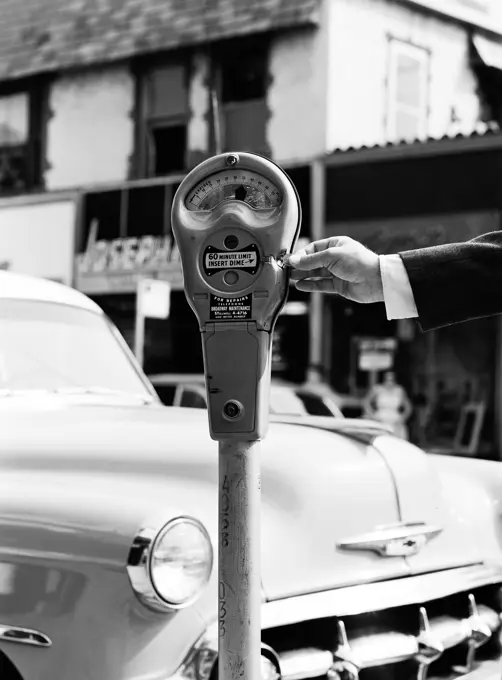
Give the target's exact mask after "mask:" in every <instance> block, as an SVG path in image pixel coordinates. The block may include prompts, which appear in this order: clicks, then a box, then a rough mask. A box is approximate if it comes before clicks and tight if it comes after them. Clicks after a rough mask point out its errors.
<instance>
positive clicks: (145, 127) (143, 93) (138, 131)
mask: <svg viewBox="0 0 502 680" xmlns="http://www.w3.org/2000/svg"><path fill="white" fill-rule="evenodd" d="M170 67H181V68H182V69H183V71H184V73H183V80H184V85H185V98H186V99H185V103H186V107H185V113H183V114H173V115H163V116H158V115H149V112H148V107H149V103H148V87H149V84H148V78H149V75H150V74H151V73H152V72H153V71H156V70H162V69H163V68H165V69H168V68H170ZM132 72H133V76H134V78H135V90H136V92H135V111H134V118H135V150H134V168H133V172H132V174H133V176H134V177H135V178H136V179H139V178H141V179H144V178H154V177H160V176H161V175H156V174H155V144H154V139H153V132H154V130H157V129H159V128H169V127H176V126H179V125H185V126H186V129H187V135H186V139H187V143H186V145H185V153H184V159H183V166H184V167H183V169H182V171H183V172H184V171H185V170H187V168H188V159H189V151H190V150H189V138H188V127H189V123H190V118H191V109H190V82H191V76H192V61H191V58H190V55H189V54H187V53H184V54H181V55H177V56H176V57H174V58H173V57H170V58H167V57H155V58H153V59H149V60H147V61H143V62H141V63H136V64H133V66H132ZM172 174H179V172H173V173H172ZM162 176H163V175H162Z"/></svg>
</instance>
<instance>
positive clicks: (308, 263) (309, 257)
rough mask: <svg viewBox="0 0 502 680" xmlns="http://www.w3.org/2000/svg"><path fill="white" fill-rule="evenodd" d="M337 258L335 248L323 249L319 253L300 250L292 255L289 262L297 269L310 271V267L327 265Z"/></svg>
mask: <svg viewBox="0 0 502 680" xmlns="http://www.w3.org/2000/svg"><path fill="white" fill-rule="evenodd" d="M334 260H335V253H334V248H328V249H327V250H321V251H320V252H318V253H306V252H304V251H303V252H302V251H300V252H298V253H294V255H291V257H290V258H289V264H290V265H291V266H292V267H294V268H295V269H301V270H306V271H308V270H309V269H320V268H321V267H327V266H328V265H330V264H332V263H333V261H334Z"/></svg>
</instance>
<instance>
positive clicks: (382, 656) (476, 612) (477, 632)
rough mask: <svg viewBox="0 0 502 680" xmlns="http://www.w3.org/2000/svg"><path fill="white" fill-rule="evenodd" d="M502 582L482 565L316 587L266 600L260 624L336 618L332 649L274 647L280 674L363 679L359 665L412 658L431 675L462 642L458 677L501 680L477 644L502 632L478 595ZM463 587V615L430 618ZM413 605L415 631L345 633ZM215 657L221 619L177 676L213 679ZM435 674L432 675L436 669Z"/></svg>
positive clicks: (501, 672)
mask: <svg viewBox="0 0 502 680" xmlns="http://www.w3.org/2000/svg"><path fill="white" fill-rule="evenodd" d="M499 584H500V586H501V587H502V570H501V568H500V567H488V566H485V565H476V566H473V567H465V568H460V569H456V570H447V571H444V572H436V573H432V574H423V575H419V576H413V577H408V578H402V579H396V580H394V581H387V582H382V583H369V584H363V585H361V586H352V587H347V588H340V589H337V590H333V591H329V592H324V593H312V594H309V595H303V596H298V597H291V598H289V599H286V600H281V601H272V602H266V603H264V604H263V605H262V628H263V629H264V631H265V630H267V629H270V628H279V627H282V626H288V625H291V624H292V623H293V624H294V623H297V622H305V621H307V622H308V621H313V620H316V619H329V620H331V621H332V622H333V623H332V624H330V625H333V626H334V630H333V638H332V639H333V646H332V647H331V648H330V649H329V648H326V647H325V648H322V647H320V648H315V647H304V648H301V647H300V648H295V649H293V650H290V651H284V650H276V651H277V653H275V652H274V658H275V659H276V660H277V665H278V671H279V672H280V677H281V678H282V680H307V679H309V680H310V679H311V678H323V677H326V675H328V674H329V675H331V676H332V677H338V676H337V675H336V673H335V672H334V671H338V672H339V674H340V676H341V677H344V678H345V677H346V678H351V679H352V680H357V678H358V677H359V671H361V670H364V669H368V668H375V667H385V666H388V665H392V664H396V663H400V662H407V661H410V660H414V661H415V662H416V664H417V670H418V671H419V675H418V676H417V677H426V675H427V670H428V669H429V666H431V665H432V664H434V662H435V661H436V660H438V659H439V658H440V657H441V656H442V655H443V654H444V653H446V652H447V650H451V649H453V648H456V647H458V646H460V645H462V648H463V649H466V656H465V666H464V667H463V668H458V667H455V669H454V670H455V677H456V678H458V680H460V678H462V679H465V680H502V660H497V661H483V662H481V663H479V664H476V651H477V649H478V648H479V647H481V646H482V645H484V644H485V643H486V642H488V641H489V640H490V639H491V638H493V637H494V636H500V635H501V628H502V621H501V616H500V615H499V613H498V610H497V611H495V609H492V608H491V607H488V606H486V605H484V604H478V603H477V602H476V599H475V596H474V595H473V594H472V592H473V591H475V590H476V589H477V588H481V587H484V586H491V585H496V586H497V587H498V586H499ZM459 593H460V594H461V595H463V596H464V597H465V605H466V613H465V615H463V616H457V615H448V614H447V613H443V612H441V613H440V612H436V615H431V616H430V619H429V613H428V610H427V608H428V603H430V602H432V601H434V600H440V599H442V598H445V597H448V596H450V595H453V594H459ZM417 603H423V604H421V605H420V604H417ZM409 605H413V606H415V607H416V608H417V613H418V615H419V622H418V624H419V625H418V628H417V633H416V634H409V633H406V632H404V631H402V630H399V629H395V630H392V629H388V630H378V631H371V632H367V633H365V634H364V635H360V636H357V635H356V636H355V637H354V636H347V634H346V631H345V625H344V619H345V617H350V616H355V615H358V614H359V613H361V612H364V611H366V612H368V611H369V612H378V611H381V610H384V609H390V608H398V607H403V606H409ZM335 628H336V630H335ZM336 641H337V642H336ZM269 651H271V652H273V650H269ZM262 654H263V655H266V652H265V651H263V650H262ZM217 655H218V637H217V625H216V623H214V624H213V625H212V626H210V627H209V629H208V630H207V631H206V634H205V635H204V636H203V637H202V638H201V639H200V640H199V641H198V643H197V644H196V645H195V646H194V647H193V648H192V650H191V651H190V653H189V655H188V657H187V658H186V660H185V663H184V664H183V666H182V667H181V668H180V669H178V672H177V673H176V674H175V675H174V676H172V679H171V680H194V679H195V680H208V679H209V676H210V674H211V670H212V668H213V666H214V663H215V662H216V659H217ZM431 667H432V666H431ZM471 669H472V670H471ZM430 677H431V680H433V677H434V675H433V673H431V675H430Z"/></svg>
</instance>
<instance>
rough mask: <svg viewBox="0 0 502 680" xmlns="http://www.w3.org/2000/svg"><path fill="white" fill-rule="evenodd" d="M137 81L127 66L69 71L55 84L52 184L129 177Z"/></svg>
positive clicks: (51, 100) (49, 133)
mask: <svg viewBox="0 0 502 680" xmlns="http://www.w3.org/2000/svg"><path fill="white" fill-rule="evenodd" d="M133 105H134V82H133V79H132V77H131V75H130V74H129V72H128V71H127V69H126V68H109V69H105V70H103V69H100V70H96V71H91V72H88V73H82V74H75V73H73V74H68V75H67V76H65V77H63V78H61V79H59V80H57V81H56V82H55V84H54V85H53V87H52V89H51V92H50V97H49V107H50V110H51V113H52V116H51V118H50V119H49V123H48V129H47V154H46V157H47V161H48V164H49V167H48V169H47V171H46V173H45V181H46V186H47V188H48V189H60V188H63V187H76V186H82V185H86V184H94V183H98V182H113V181H121V180H125V179H127V175H128V172H129V160H130V156H131V154H132V152H133V141H134V128H133V119H132V111H133Z"/></svg>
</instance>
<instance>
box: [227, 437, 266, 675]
mask: <svg viewBox="0 0 502 680" xmlns="http://www.w3.org/2000/svg"><path fill="white" fill-rule="evenodd" d="M218 446H219V535H220V542H219V608H218V612H219V614H218V615H219V654H218V659H219V660H218V676H219V680H259V678H260V663H261V654H260V650H261V621H260V607H261V583H260V513H261V509H260V496H261V491H260V442H259V441H232V440H228V439H227V440H220V441H219V442H218Z"/></svg>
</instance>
